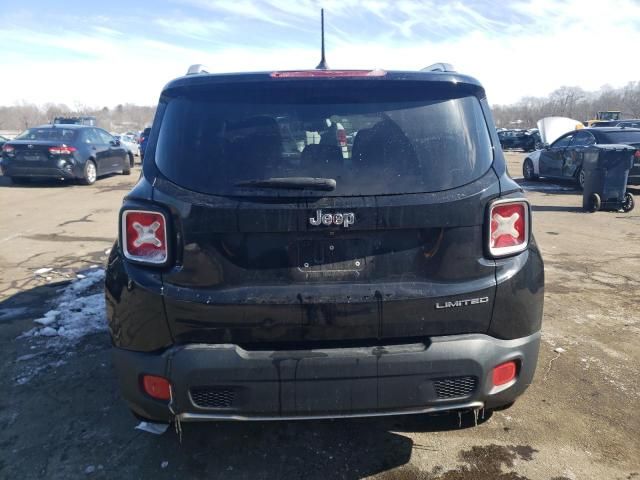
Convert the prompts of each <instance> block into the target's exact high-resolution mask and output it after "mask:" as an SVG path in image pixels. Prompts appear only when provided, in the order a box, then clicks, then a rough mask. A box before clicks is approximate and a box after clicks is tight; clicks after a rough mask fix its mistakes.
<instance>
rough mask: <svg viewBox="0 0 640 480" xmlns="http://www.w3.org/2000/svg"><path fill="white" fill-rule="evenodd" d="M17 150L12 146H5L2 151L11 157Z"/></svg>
mask: <svg viewBox="0 0 640 480" xmlns="http://www.w3.org/2000/svg"><path fill="white" fill-rule="evenodd" d="M15 150H16V149H15V147H12V146H11V145H6V144H5V145H3V146H2V151H3V152H4V153H6V154H7V155H11V154H12V153H13V152H14V151H15Z"/></svg>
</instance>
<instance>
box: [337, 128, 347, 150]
mask: <svg viewBox="0 0 640 480" xmlns="http://www.w3.org/2000/svg"><path fill="white" fill-rule="evenodd" d="M338 143H339V144H340V146H341V147H345V146H346V145H347V132H345V131H344V130H338Z"/></svg>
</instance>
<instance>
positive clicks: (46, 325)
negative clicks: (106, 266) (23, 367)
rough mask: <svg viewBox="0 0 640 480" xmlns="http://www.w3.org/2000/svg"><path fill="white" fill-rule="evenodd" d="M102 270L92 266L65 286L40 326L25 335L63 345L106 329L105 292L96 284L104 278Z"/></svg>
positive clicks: (38, 320) (39, 320)
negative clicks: (48, 339) (45, 338)
mask: <svg viewBox="0 0 640 480" xmlns="http://www.w3.org/2000/svg"><path fill="white" fill-rule="evenodd" d="M104 276H105V272H104V270H103V269H93V270H90V271H89V272H87V273H86V274H85V275H84V276H83V277H84V278H80V279H78V280H75V281H74V282H72V283H71V284H69V285H68V286H67V287H65V288H64V290H63V291H62V293H61V294H60V296H59V297H58V298H57V299H56V300H54V303H53V308H52V309H51V310H49V311H48V312H47V313H45V315H44V316H43V317H42V318H38V319H37V320H35V322H36V323H37V324H38V325H39V326H37V327H35V328H33V329H31V330H29V331H28V332H25V333H24V334H22V337H52V338H56V339H58V340H59V341H60V343H62V344H67V343H69V342H75V341H77V340H78V339H80V338H82V337H84V336H85V335H89V334H91V333H96V332H101V331H104V330H106V328H107V323H106V319H105V303H104V293H103V292H102V289H99V290H100V291H99V292H98V293H94V292H95V291H96V287H97V286H98V285H99V284H101V283H102V282H103V281H104Z"/></svg>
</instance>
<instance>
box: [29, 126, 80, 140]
mask: <svg viewBox="0 0 640 480" xmlns="http://www.w3.org/2000/svg"><path fill="white" fill-rule="evenodd" d="M76 133H77V130H74V129H70V128H30V129H29V130H25V131H24V132H22V133H21V134H20V135H18V136H17V137H16V140H55V141H65V142H72V141H73V140H75V139H76Z"/></svg>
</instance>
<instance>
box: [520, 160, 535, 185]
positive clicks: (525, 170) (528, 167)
mask: <svg viewBox="0 0 640 480" xmlns="http://www.w3.org/2000/svg"><path fill="white" fill-rule="evenodd" d="M522 176H523V177H524V179H525V180H530V181H531V180H537V179H538V175H536V174H535V170H534V168H533V162H532V161H531V159H530V158H527V159H526V160H525V161H524V163H523V164H522Z"/></svg>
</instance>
